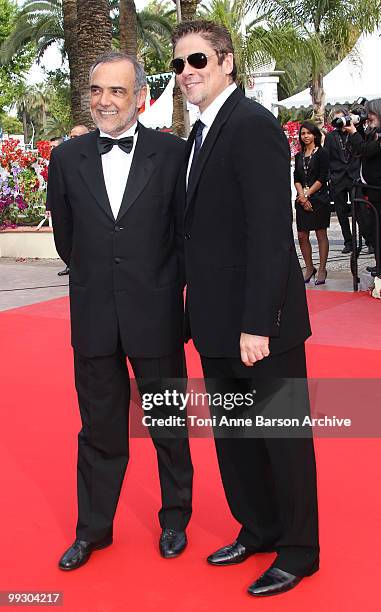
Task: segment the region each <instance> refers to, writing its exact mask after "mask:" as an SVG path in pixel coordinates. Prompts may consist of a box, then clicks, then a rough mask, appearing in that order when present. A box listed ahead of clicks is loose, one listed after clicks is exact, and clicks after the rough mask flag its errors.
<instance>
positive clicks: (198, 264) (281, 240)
mask: <svg viewBox="0 0 381 612" xmlns="http://www.w3.org/2000/svg"><path fill="white" fill-rule="evenodd" d="M193 140H194V130H193V131H192V133H191V135H190V138H189V141H188V143H187V149H186V160H185V163H184V166H183V177H182V185H183V186H184V194H183V195H184V198H185V200H186V204H185V233H184V237H185V264H186V275H187V304H186V323H187V325H186V327H187V337H190V336H191V337H192V338H193V341H194V343H195V346H196V348H197V350H198V351H199V352H200V353H201V354H202V355H205V356H207V357H239V356H240V349H239V340H240V334H241V332H247V333H250V334H257V335H261V336H270V350H271V352H272V353H280V352H283V351H286V350H288V349H289V348H291V347H294V346H297V345H298V344H301V343H303V342H304V340H305V339H306V338H307V337H308V336H309V335H310V326H309V318H308V310H307V304H306V294H305V287H304V281H303V277H302V273H301V268H300V265H299V262H298V258H297V255H296V251H295V246H294V240H293V234H292V211H291V188H290V150H289V146H288V143H287V139H286V137H285V135H284V133H283V131H282V129H281V127H280V125H279V123H278V121H277V120H276V119H275V117H274V116H273V115H272V114H271V113H270V112H269V111H267V110H266V109H265V108H264V107H262V106H261V105H259V104H257V103H256V102H253V101H252V100H249V99H248V98H246V97H245V96H244V95H243V93H242V92H241V91H240V90H239V89H237V90H235V91H234V92H233V93H232V94H231V95H230V96H229V98H228V99H227V101H226V102H225V103H224V105H223V106H222V108H221V109H220V111H219V113H218V115H217V117H216V119H215V121H214V122H213V124H212V126H211V128H210V130H209V132H208V133H207V136H206V138H205V140H204V142H203V145H202V147H201V150H200V153H199V155H198V158H197V161H196V167H195V171H194V173H193V171H192V173H193V176H192V181H191V183H190V185H189V186H188V191H187V193H186V194H185V175H186V169H187V165H188V158H189V154H190V151H191V148H192V144H193Z"/></svg>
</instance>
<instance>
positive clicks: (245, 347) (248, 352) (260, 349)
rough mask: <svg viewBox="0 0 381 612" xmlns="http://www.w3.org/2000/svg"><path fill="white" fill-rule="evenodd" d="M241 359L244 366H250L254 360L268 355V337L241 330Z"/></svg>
mask: <svg viewBox="0 0 381 612" xmlns="http://www.w3.org/2000/svg"><path fill="white" fill-rule="evenodd" d="M239 345H240V349H241V361H242V363H244V364H245V366H248V367H251V366H253V365H254V363H255V362H256V361H260V360H261V359H263V358H264V357H268V356H269V355H270V351H269V337H268V336H254V335H253V334H245V333H244V332H242V334H241V340H240V343H239Z"/></svg>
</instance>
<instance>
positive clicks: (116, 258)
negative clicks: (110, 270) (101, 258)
mask: <svg viewBox="0 0 381 612" xmlns="http://www.w3.org/2000/svg"><path fill="white" fill-rule="evenodd" d="M121 261H122V260H121V259H120V257H114V263H116V264H118V263H120V262H121Z"/></svg>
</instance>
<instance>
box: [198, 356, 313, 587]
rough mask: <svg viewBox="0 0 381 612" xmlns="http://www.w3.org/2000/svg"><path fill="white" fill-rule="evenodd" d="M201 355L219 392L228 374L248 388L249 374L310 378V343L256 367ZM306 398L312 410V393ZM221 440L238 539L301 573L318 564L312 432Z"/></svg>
mask: <svg viewBox="0 0 381 612" xmlns="http://www.w3.org/2000/svg"><path fill="white" fill-rule="evenodd" d="M201 360H202V367H203V371H204V376H205V378H206V381H205V382H206V387H207V390H208V392H215V390H216V388H218V379H220V380H221V385H222V386H225V388H226V380H227V379H229V378H232V377H235V386H234V388H235V391H237V386H238V387H239V385H241V387H242V393H244V392H245V390H247V379H248V378H249V379H250V383H251V384H252V385H253V386H254V387H255V381H256V380H263V379H266V378H269V379H270V378H271V379H276V378H289V379H291V378H300V379H303V378H306V360H305V350H304V345H302V346H299V347H297V348H294V349H292V350H290V351H288V352H287V353H283V354H281V355H270V356H269V357H267V358H266V359H263V360H262V361H260V362H257V363H256V364H255V365H254V366H253V367H251V368H248V367H246V366H244V365H243V364H242V362H241V361H240V360H239V359H229V358H221V359H215V358H208V357H203V356H202V357H201ZM208 379H209V381H208ZM239 379H241V380H239ZM223 381H225V382H223ZM302 384H304V383H302ZM305 388H306V390H307V387H305ZM306 402H307V410H309V404H308V393H307V395H306ZM212 410H213V409H212ZM215 444H216V450H217V457H218V462H219V467H220V471H221V477H222V482H223V485H224V489H225V493H226V498H227V501H228V504H229V507H230V510H231V512H232V514H233V516H234V517H235V518H236V520H237V521H238V522H239V523H240V524H241V525H242V527H241V530H240V532H239V535H238V541H239V542H241V543H242V544H243V545H244V546H246V547H247V548H249V549H252V550H253V551H267V552H268V551H276V552H277V553H278V555H277V559H276V561H275V563H274V565H275V566H276V567H278V568H280V569H283V570H284V571H288V572H290V573H292V574H295V575H297V576H305V575H307V574H309V573H311V572H313V571H315V570H316V569H318V565H319V542H318V506H317V493H316V465H315V454H314V447H313V440H312V438H311V437H303V438H302V437H300V438H285V437H280V438H274V437H273V438H270V437H267V438H266V437H262V438H253V437H251V438H239V437H238V438H237V437H230V438H229V437H228V438H217V437H216V438H215Z"/></svg>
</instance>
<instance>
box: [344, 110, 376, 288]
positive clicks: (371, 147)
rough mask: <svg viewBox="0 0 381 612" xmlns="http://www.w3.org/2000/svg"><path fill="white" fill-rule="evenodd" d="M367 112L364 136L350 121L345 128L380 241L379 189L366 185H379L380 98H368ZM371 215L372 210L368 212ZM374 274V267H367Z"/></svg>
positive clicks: (373, 225)
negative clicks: (376, 214)
mask: <svg viewBox="0 0 381 612" xmlns="http://www.w3.org/2000/svg"><path fill="white" fill-rule="evenodd" d="M365 110H366V112H367V113H368V125H367V129H366V131H365V138H363V137H362V135H361V134H360V133H359V132H358V130H357V129H356V126H355V125H353V123H351V124H350V125H349V126H348V127H346V128H345V130H346V132H347V133H348V134H349V138H350V144H351V147H352V150H353V153H354V155H356V156H358V157H359V159H360V161H361V169H360V176H361V181H362V183H363V184H364V193H365V195H366V196H367V197H368V199H369V201H370V202H371V203H372V204H373V205H374V206H375V208H376V210H377V212H378V222H379V225H378V227H379V237H380V243H381V189H369V188H367V187H366V185H374V186H375V187H381V98H377V99H375V100H370V101H369V102H367V103H366V104H365ZM370 214H371V215H372V216H373V212H371V213H370ZM372 233H373V244H374V246H375V248H376V244H377V241H376V223H375V221H374V220H373V223H372ZM378 249H379V250H378V253H377V255H378V260H379V261H381V244H379V245H378ZM367 269H368V271H369V272H372V274H373V275H374V276H375V274H376V267H369V268H367Z"/></svg>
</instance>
